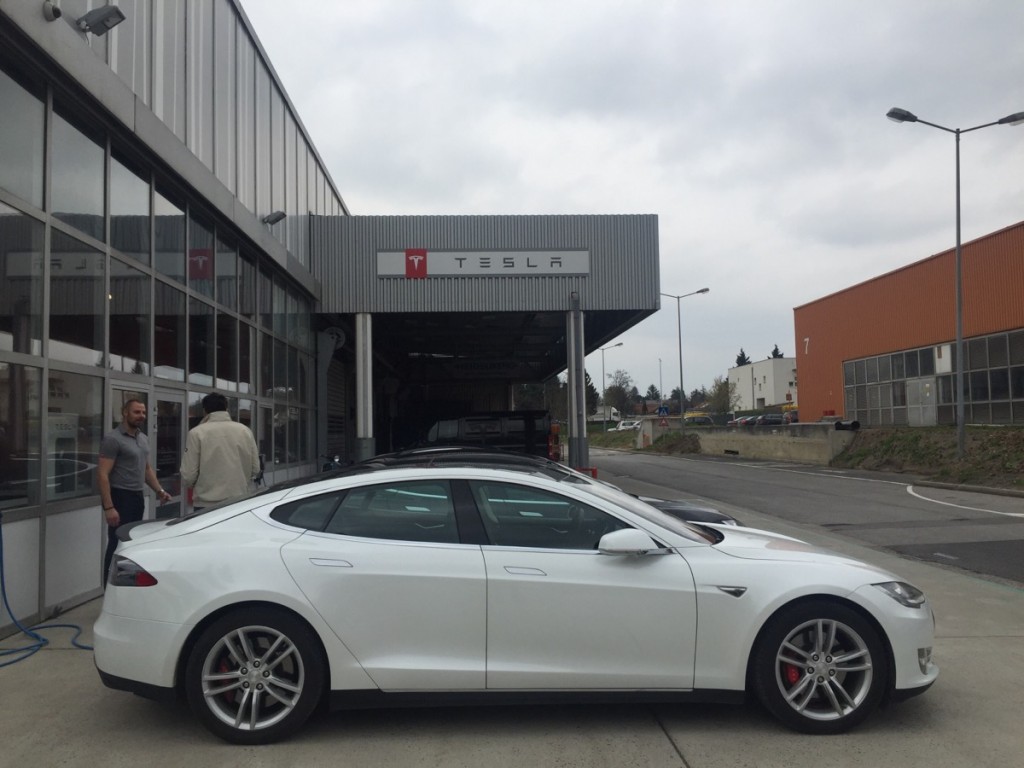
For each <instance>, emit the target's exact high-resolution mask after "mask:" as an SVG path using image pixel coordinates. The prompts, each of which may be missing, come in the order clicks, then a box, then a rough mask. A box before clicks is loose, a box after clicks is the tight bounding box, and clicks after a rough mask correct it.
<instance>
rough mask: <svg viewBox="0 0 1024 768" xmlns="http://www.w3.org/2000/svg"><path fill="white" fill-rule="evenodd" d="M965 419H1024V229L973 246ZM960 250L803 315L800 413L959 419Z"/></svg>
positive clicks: (865, 419)
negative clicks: (958, 329)
mask: <svg viewBox="0 0 1024 768" xmlns="http://www.w3.org/2000/svg"><path fill="white" fill-rule="evenodd" d="M961 253H962V261H961V265H962V286H963V301H962V322H963V326H962V328H963V330H962V337H963V341H964V345H963V346H964V367H963V377H964V394H965V397H964V423H965V424H1024V300H1022V297H1024V222H1021V223H1018V224H1014V225H1013V226H1010V227H1007V228H1005V229H1002V230H1000V231H998V232H993V233H992V234H989V235H986V236H984V237H980V238H978V239H977V240H973V241H971V242H969V243H964V244H963V245H962V248H961ZM955 284H956V251H955V249H951V250H948V251H944V252H942V253H939V254H936V255H934V256H931V257H930V258H927V259H923V260H921V261H918V262H915V263H913V264H909V265H908V266H906V267H902V268H900V269H897V270H894V271H892V272H889V273H888V274H885V275H881V276H879V277H876V278H874V279H872V280H868V281H866V282H864V283H860V284H859V285H855V286H852V287H850V288H847V289H845V290H843V291H839V292H838V293H834V294H832V295H830V296H825V297H823V298H821V299H818V300H816V301H813V302H810V303H809V304H805V305H803V306H800V307H797V308H796V309H794V310H793V314H794V329H795V335H796V338H795V341H796V349H797V370H798V371H799V375H800V417H801V420H802V421H814V420H817V419H820V418H822V417H837V418H845V419H847V420H857V421H859V422H860V423H861V424H862V425H865V426H868V425H870V426H884V425H901V424H907V425H911V426H931V425H939V424H946V425H951V424H955V423H956V371H957V367H956V362H955V361H956V307H955V298H956V291H955V287H954V286H955Z"/></svg>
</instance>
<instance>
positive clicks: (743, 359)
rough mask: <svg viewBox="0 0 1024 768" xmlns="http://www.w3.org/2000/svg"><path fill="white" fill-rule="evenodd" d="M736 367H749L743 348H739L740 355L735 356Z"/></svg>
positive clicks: (748, 359) (748, 360)
mask: <svg viewBox="0 0 1024 768" xmlns="http://www.w3.org/2000/svg"><path fill="white" fill-rule="evenodd" d="M736 365H737V366H740V365H750V358H749V357H747V353H746V352H744V351H743V347H740V353H739V354H738V355H736Z"/></svg>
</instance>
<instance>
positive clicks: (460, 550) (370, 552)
mask: <svg viewBox="0 0 1024 768" xmlns="http://www.w3.org/2000/svg"><path fill="white" fill-rule="evenodd" d="M279 513H281V514H279ZM271 516H272V517H274V518H275V519H278V520H281V521H283V522H287V523H289V524H293V525H298V526H299V527H312V528H315V529H317V530H312V531H309V532H307V533H306V534H304V535H302V536H300V537H298V538H297V539H296V540H295V541H293V542H291V543H290V544H287V545H286V546H285V547H284V548H283V549H282V552H281V554H282V557H283V558H284V561H285V564H286V565H287V567H288V570H289V571H290V572H291V574H292V576H293V578H294V579H295V581H296V583H297V584H298V586H299V588H300V589H301V590H302V591H303V593H304V594H305V595H306V597H307V598H308V599H309V601H310V602H311V603H312V604H313V606H314V607H315V608H316V609H317V610H318V611H319V612H320V614H321V615H322V616H323V618H324V620H325V621H326V622H327V623H328V624H329V625H330V627H331V629H332V630H333V631H334V632H335V634H337V636H338V637H339V638H340V639H341V641H342V642H343V643H345V645H346V646H347V647H348V649H349V650H350V651H351V652H352V654H353V655H354V656H355V657H356V658H357V659H358V660H359V662H360V664H362V666H363V668H364V669H365V670H366V673H367V674H368V675H370V677H372V678H373V680H374V682H375V683H377V685H378V686H379V687H380V688H381V689H382V690H433V689H445V690H481V689H483V687H484V682H485V681H484V672H485V668H484V657H485V651H486V642H485V631H486V626H485V612H486V579H485V572H484V564H483V559H482V555H481V552H480V547H479V546H478V545H464V544H460V543H459V534H458V530H457V527H456V520H455V513H454V505H453V503H452V496H451V488H450V483H449V482H448V481H447V480H424V481H405V482H392V483H383V484H379V485H370V486H363V487H360V488H355V489H351V490H349V491H347V492H342V493H339V494H327V495H320V496H316V497H311V498H307V499H302V500H300V501H297V502H292V503H291V505H290V507H289V506H285V507H284V508H282V509H277V510H275V511H274V513H272V515H271ZM304 521H310V522H308V523H306V522H304ZM320 521H323V523H322V524H321V523H320Z"/></svg>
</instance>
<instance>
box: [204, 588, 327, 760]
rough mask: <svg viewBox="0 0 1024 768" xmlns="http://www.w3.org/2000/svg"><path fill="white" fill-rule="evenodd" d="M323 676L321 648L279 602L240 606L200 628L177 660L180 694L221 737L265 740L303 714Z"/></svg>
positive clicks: (289, 728) (286, 730)
mask: <svg viewBox="0 0 1024 768" xmlns="http://www.w3.org/2000/svg"><path fill="white" fill-rule="evenodd" d="M325 678H326V662H325V661H324V654H323V651H322V650H321V647H320V643H319V641H318V639H317V638H316V635H315V634H314V633H313V631H312V630H311V629H310V628H309V627H308V626H307V625H306V624H305V623H304V622H302V621H301V620H299V619H297V618H296V617H295V616H293V615H291V614H289V613H287V612H285V611H283V610H280V609H275V608H270V607H266V608H252V609H240V610H237V611H234V612H232V613H229V614H227V615H225V616H222V617H221V618H220V619H218V620H217V621H215V622H214V623H213V624H211V625H210V626H209V627H207V628H206V630H205V631H204V632H203V633H202V635H200V637H199V640H198V641H197V642H196V644H195V647H194V648H193V649H192V653H191V655H190V656H189V659H188V664H187V665H186V668H185V695H186V698H187V699H188V703H189V706H190V707H191V708H192V711H193V712H194V713H195V715H196V717H197V718H199V721H200V722H201V723H202V724H203V725H204V726H205V727H206V728H207V729H208V730H209V731H211V732H212V733H214V734H215V735H217V736H219V737H220V738H222V739H224V740H225V741H229V742H231V743H233V744H269V743H271V742H274V741H279V740H281V739H284V738H287V737H288V736H290V735H292V734H293V733H295V732H296V731H297V730H298V729H299V728H300V727H301V726H302V725H303V723H305V722H306V720H307V719H308V718H309V716H310V714H312V712H313V710H314V709H315V708H316V706H317V704H318V703H319V701H320V699H321V696H322V694H323V690H324V680H325Z"/></svg>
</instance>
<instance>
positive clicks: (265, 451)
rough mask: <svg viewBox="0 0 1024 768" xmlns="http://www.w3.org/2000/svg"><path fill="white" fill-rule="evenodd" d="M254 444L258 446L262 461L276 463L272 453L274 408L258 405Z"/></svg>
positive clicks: (274, 455)
mask: <svg viewBox="0 0 1024 768" xmlns="http://www.w3.org/2000/svg"><path fill="white" fill-rule="evenodd" d="M256 444H257V445H259V447H260V455H261V456H262V457H263V459H264V461H268V462H269V461H273V463H275V464H276V463H277V460H276V454H275V453H274V409H273V408H271V407H269V406H266V405H262V406H260V429H259V432H257V434H256Z"/></svg>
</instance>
